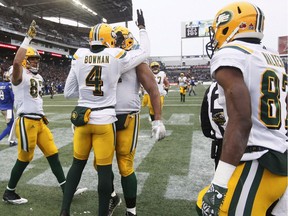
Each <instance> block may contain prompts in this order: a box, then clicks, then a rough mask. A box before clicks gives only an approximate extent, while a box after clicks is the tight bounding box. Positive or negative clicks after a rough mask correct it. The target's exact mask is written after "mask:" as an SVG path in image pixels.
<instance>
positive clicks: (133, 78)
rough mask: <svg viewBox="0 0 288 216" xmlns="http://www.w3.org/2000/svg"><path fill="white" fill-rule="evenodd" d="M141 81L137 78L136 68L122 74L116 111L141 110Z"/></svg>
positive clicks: (118, 85)
mask: <svg viewBox="0 0 288 216" xmlns="http://www.w3.org/2000/svg"><path fill="white" fill-rule="evenodd" d="M139 89H140V83H139V81H138V78H137V74H136V68H133V69H131V70H129V71H128V72H127V73H124V74H122V75H121V77H120V78H119V80H118V84H117V94H116V100H117V103H116V113H117V114H124V113H129V112H131V111H139V110H140V107H141V102H140V97H139Z"/></svg>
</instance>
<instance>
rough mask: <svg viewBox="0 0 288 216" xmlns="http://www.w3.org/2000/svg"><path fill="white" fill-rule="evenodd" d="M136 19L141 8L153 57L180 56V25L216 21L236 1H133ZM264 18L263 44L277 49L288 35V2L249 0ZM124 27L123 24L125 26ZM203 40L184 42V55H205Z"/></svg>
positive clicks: (131, 27) (134, 31)
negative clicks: (209, 20) (216, 16)
mask: <svg viewBox="0 0 288 216" xmlns="http://www.w3.org/2000/svg"><path fill="white" fill-rule="evenodd" d="M132 1H133V8H134V11H133V17H134V20H136V9H138V8H141V9H142V10H143V13H144V18H145V21H146V29H147V31H148V33H149V37H150V41H151V56H179V55H181V22H186V21H192V20H207V19H214V16H215V15H216V13H217V12H218V11H219V10H220V9H221V8H222V7H223V6H225V5H227V4H229V3H231V2H235V1H237V0H176V1H168V0H132ZM249 2H251V3H253V4H255V5H257V6H258V7H260V8H261V9H262V11H263V12H264V14H265V30H264V39H263V44H265V45H266V46H268V47H271V48H273V49H278V37H279V36H285V35H288V1H287V0H273V1H272V0H250V1H249ZM122 24H123V23H122ZM128 27H129V29H130V30H131V31H132V32H133V34H134V36H135V37H136V38H137V37H138V30H137V27H136V25H135V24H134V22H129V23H128ZM207 41H208V38H205V39H204V41H203V39H202V38H200V39H184V40H182V53H183V55H198V54H202V53H203V48H202V47H203V42H204V44H206V43H207Z"/></svg>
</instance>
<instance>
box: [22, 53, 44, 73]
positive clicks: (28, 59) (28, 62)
mask: <svg viewBox="0 0 288 216" xmlns="http://www.w3.org/2000/svg"><path fill="white" fill-rule="evenodd" d="M40 59H41V56H40V55H39V53H38V51H37V50H36V49H34V48H32V47H28V49H27V51H26V55H25V59H24V60H23V61H22V66H23V67H24V68H26V69H27V70H29V71H31V72H32V73H33V74H37V73H38V70H39V64H40ZM36 60H37V61H36ZM34 61H36V62H35V63H34ZM32 64H33V66H32Z"/></svg>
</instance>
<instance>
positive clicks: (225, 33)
mask: <svg viewBox="0 0 288 216" xmlns="http://www.w3.org/2000/svg"><path fill="white" fill-rule="evenodd" d="M264 19H265V17H264V14H263V12H262V11H261V9H260V8H258V7H257V6H255V5H253V4H251V3H248V2H234V3H231V4H229V5H227V6H226V7H224V8H222V9H221V10H220V11H219V12H218V13H217V14H216V17H215V19H214V21H213V24H212V26H210V27H209V35H210V42H208V43H207V45H206V52H207V55H208V57H209V58H212V56H213V54H214V51H215V50H216V49H219V48H220V47H221V46H222V45H224V44H226V43H228V42H230V41H232V40H233V39H236V38H257V39H259V40H262V38H263V36H264V35H263V30H264Z"/></svg>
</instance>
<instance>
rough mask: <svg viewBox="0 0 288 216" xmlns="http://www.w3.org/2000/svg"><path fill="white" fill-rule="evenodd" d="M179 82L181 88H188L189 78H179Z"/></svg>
mask: <svg viewBox="0 0 288 216" xmlns="http://www.w3.org/2000/svg"><path fill="white" fill-rule="evenodd" d="M178 82H179V86H180V87H186V86H187V77H185V76H183V77H181V76H180V77H179V78H178Z"/></svg>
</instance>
